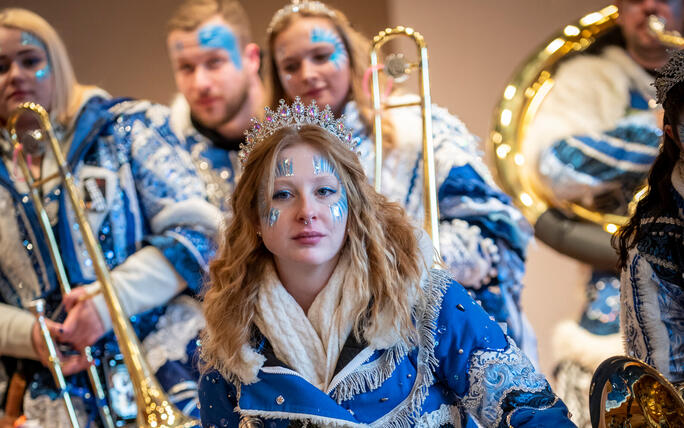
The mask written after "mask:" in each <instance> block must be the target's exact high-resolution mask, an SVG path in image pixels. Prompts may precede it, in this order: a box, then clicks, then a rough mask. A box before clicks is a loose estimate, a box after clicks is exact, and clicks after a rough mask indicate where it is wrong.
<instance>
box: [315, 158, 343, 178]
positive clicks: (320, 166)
mask: <svg viewBox="0 0 684 428" xmlns="http://www.w3.org/2000/svg"><path fill="white" fill-rule="evenodd" d="M313 173H314V175H321V174H326V173H327V174H330V175H334V176H335V177H337V179H338V180H339V178H340V177H339V176H338V175H337V170H335V167H334V166H333V164H332V163H331V162H330V161H329V160H328V158H326V157H323V156H314V157H313Z"/></svg>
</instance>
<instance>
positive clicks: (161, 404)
mask: <svg viewBox="0 0 684 428" xmlns="http://www.w3.org/2000/svg"><path fill="white" fill-rule="evenodd" d="M27 123H28V124H29V125H35V126H28V127H27V126H26V124H27ZM18 125H20V126H21V127H22V129H29V130H30V131H28V132H22V133H21V134H20V133H18V132H17V126H18ZM8 129H9V131H10V135H11V138H12V143H13V144H14V146H15V148H16V149H17V160H18V163H19V166H20V168H21V170H22V173H23V175H24V177H25V180H26V183H27V184H28V186H29V189H30V193H31V197H32V199H33V202H34V205H35V208H36V211H37V214H38V218H39V221H40V224H41V228H42V229H43V231H44V232H45V236H46V239H47V240H48V246H49V249H50V256H51V258H52V261H53V264H54V265H55V270H56V272H57V276H58V279H59V282H60V287H62V291H63V292H68V290H69V289H70V288H69V285H68V284H69V283H68V280H67V276H66V270H65V269H64V265H63V263H62V260H61V257H60V255H59V254H60V253H59V248H58V246H57V241H56V240H55V237H54V233H53V231H52V227H51V225H50V221H49V219H48V215H47V211H46V210H45V208H44V206H43V204H42V201H41V197H40V186H41V185H42V184H43V183H45V182H47V181H50V180H53V179H55V178H61V180H62V183H63V185H64V188H65V190H66V192H67V194H68V198H69V201H70V203H71V206H72V208H73V210H74V213H75V215H76V221H77V223H78V225H79V228H80V231H81V233H82V235H83V241H84V242H85V244H86V247H87V250H88V253H89V255H90V258H91V259H92V261H93V266H94V268H95V274H96V277H97V280H98V282H99V283H100V286H101V291H102V294H103V296H104V299H105V301H106V303H107V307H108V309H109V313H110V316H111V318H112V325H113V329H114V333H115V334H116V337H117V340H118V342H119V348H120V350H121V353H122V354H123V358H124V362H125V363H126V367H127V368H128V372H129V375H130V377H131V382H132V384H133V387H134V390H135V397H136V404H137V418H136V423H137V425H138V426H139V427H144V428H148V427H149V428H171V427H184V428H186V427H187V428H189V427H194V426H198V425H199V421H197V420H195V419H193V418H190V417H188V416H186V415H184V414H183V413H181V412H180V411H179V410H178V409H177V408H176V407H175V406H174V405H173V403H171V401H170V400H169V398H168V397H167V396H166V394H165V393H164V390H163V389H162V388H161V386H160V385H159V383H158V382H157V380H156V378H155V377H154V375H153V374H152V372H151V369H150V368H149V366H148V364H147V361H146V360H145V358H144V356H143V354H142V351H141V345H140V341H139V340H138V338H137V336H136V334H135V331H134V330H133V326H132V325H131V323H130V321H129V320H128V317H127V316H126V314H125V313H124V310H123V308H122V307H121V303H120V302H119V299H118V296H117V294H116V291H115V290H114V287H113V285H112V280H111V277H110V273H109V270H108V268H107V265H106V263H105V260H104V256H103V255H102V250H101V249H100V247H99V245H98V243H97V241H96V239H95V236H94V234H93V231H92V229H91V228H90V224H89V223H88V221H87V219H86V216H85V212H84V202H83V200H82V199H81V198H80V196H79V194H78V190H77V189H76V186H75V185H74V179H73V176H72V173H71V171H70V170H69V169H68V164H67V162H66V159H65V157H64V154H63V152H62V149H61V147H60V145H59V142H58V141H57V139H56V138H55V136H54V133H53V131H52V126H51V125H50V120H49V117H48V114H47V112H46V111H45V109H44V108H43V107H42V106H40V105H39V104H34V103H24V104H22V105H20V106H19V107H17V109H16V110H15V111H14V112H12V115H11V116H10V117H9V119H8ZM46 144H49V145H50V147H51V148H52V150H53V153H54V156H55V160H56V162H57V165H58V172H57V173H55V174H53V175H51V176H49V177H46V178H43V179H41V180H34V179H33V176H32V175H31V173H30V171H29V167H28V164H27V162H26V157H25V152H26V153H27V154H30V148H31V146H33V147H36V146H41V147H42V146H44V145H46ZM43 334H44V336H45V330H43ZM45 339H46V340H47V341H48V348H50V343H51V342H52V339H51V338H50V336H49V333H48V334H47V336H45ZM52 346H53V347H54V345H52ZM53 350H54V348H53ZM54 355H56V353H55V354H54ZM86 356H87V357H88V354H86ZM51 358H53V356H51ZM52 366H53V367H54V368H58V365H57V364H52ZM53 367H51V369H52V368H53ZM91 372H93V373H94V374H95V375H97V373H96V371H95V370H94V366H92V365H91V369H90V371H89V375H90V374H91ZM53 373H55V371H54V370H53ZM60 373H61V371H60ZM57 376H58V375H56V376H55V380H56V383H57ZM91 383H93V390H94V392H95V394H96V395H97V396H98V399H100V398H104V392H103V391H102V388H101V383H99V381H98V382H96V381H94V379H93V377H91ZM98 384H99V386H98ZM57 385H58V387H60V388H62V385H60V384H59V383H57ZM64 391H65V389H64V388H62V392H64ZM67 406H68V404H67ZM108 411H109V410H108V409H107V412H108ZM72 420H73V419H72ZM109 420H110V421H111V415H110V416H109ZM103 422H104V423H105V424H108V422H107V420H106V418H103ZM74 426H75V427H76V426H78V425H74ZM112 426H113V425H112Z"/></svg>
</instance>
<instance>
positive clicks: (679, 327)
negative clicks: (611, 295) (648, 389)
mask: <svg viewBox="0 0 684 428" xmlns="http://www.w3.org/2000/svg"><path fill="white" fill-rule="evenodd" d="M672 182H673V184H674V187H672V188H671V196H672V198H673V199H674V201H675V206H676V208H675V209H673V210H671V211H670V212H665V213H663V214H661V215H659V216H658V217H647V218H645V219H644V222H643V223H642V226H641V227H643V228H644V230H646V231H647V235H646V236H645V237H644V239H641V240H640V241H639V242H637V245H636V247H635V248H633V249H632V250H631V252H630V254H629V258H628V262H627V266H626V267H625V269H624V270H623V272H622V275H621V289H620V292H621V296H620V298H621V302H622V305H621V306H622V312H621V314H620V316H621V323H622V328H623V332H624V335H625V347H626V351H627V354H628V355H630V356H633V357H636V358H639V359H640V360H642V361H644V362H646V363H647V364H649V365H651V366H653V367H655V368H656V369H658V370H659V371H660V372H661V373H663V375H664V376H665V377H666V378H667V379H668V380H670V381H671V382H673V383H674V384H676V385H681V384H682V383H684V238H683V237H684V160H680V161H679V162H678V164H677V166H675V168H674V172H673V175H672Z"/></svg>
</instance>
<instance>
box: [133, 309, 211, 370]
mask: <svg viewBox="0 0 684 428" xmlns="http://www.w3.org/2000/svg"><path fill="white" fill-rule="evenodd" d="M205 325H206V321H205V320H204V317H203V316H202V308H201V306H200V304H199V302H198V301H197V300H195V299H193V298H192V297H190V296H185V295H183V296H178V297H177V298H175V299H174V300H173V301H171V302H170V303H169V305H168V307H167V308H166V312H165V313H164V315H162V316H161V317H159V321H157V325H156V326H155V331H153V332H152V333H150V334H149V335H148V336H147V337H146V338H145V340H143V342H142V345H143V348H144V349H145V358H146V359H147V362H148V363H149V365H150V368H151V369H152V372H156V371H157V370H159V368H160V367H161V366H163V365H164V364H165V363H166V362H167V361H182V362H187V359H188V354H187V353H186V352H185V349H186V347H187V346H188V343H190V341H191V340H193V339H194V338H195V337H197V335H198V334H199V332H200V330H202V329H203V328H204V326H205Z"/></svg>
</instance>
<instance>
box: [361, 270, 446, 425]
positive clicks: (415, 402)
mask: <svg viewBox="0 0 684 428" xmlns="http://www.w3.org/2000/svg"><path fill="white" fill-rule="evenodd" d="M451 281H452V278H451V276H450V275H449V273H448V272H447V271H445V270H441V269H431V270H430V272H429V279H428V281H427V284H426V285H425V288H424V292H425V306H424V307H423V308H419V309H418V310H417V311H416V313H417V316H416V320H417V323H418V333H419V338H420V344H419V349H418V368H417V373H416V381H415V383H414V384H413V388H412V389H411V393H410V394H409V396H408V397H406V398H405V399H404V400H403V401H402V402H401V403H399V405H398V406H397V407H395V408H394V409H392V411H391V412H389V413H387V414H386V415H385V416H383V417H382V418H380V419H378V420H377V421H375V422H373V423H372V424H371V426H372V427H383V428H384V427H393V428H394V427H396V428H410V427H412V426H413V425H414V424H415V423H416V421H417V420H418V418H419V417H420V410H421V408H422V406H423V402H425V398H426V397H427V395H428V390H429V388H430V386H431V385H432V384H433V382H434V379H435V376H434V371H435V369H436V368H437V366H438V365H439V361H438V360H437V358H436V357H435V336H434V332H435V330H436V329H437V318H438V317H439V313H440V311H441V309H442V299H443V297H444V293H445V292H446V290H447V288H448V286H449V284H450V283H451Z"/></svg>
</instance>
